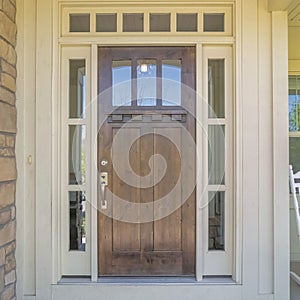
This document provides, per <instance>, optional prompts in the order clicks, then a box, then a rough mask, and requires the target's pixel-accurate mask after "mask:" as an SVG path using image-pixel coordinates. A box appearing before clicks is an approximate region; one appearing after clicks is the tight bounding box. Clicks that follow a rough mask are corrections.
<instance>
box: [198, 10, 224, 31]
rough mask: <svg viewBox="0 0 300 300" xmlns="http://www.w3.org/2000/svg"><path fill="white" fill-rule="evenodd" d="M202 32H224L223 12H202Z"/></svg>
mask: <svg viewBox="0 0 300 300" xmlns="http://www.w3.org/2000/svg"><path fill="white" fill-rule="evenodd" d="M203 23H204V24H203V30H204V32H224V13H221V14H220V13H212V14H204V16H203Z"/></svg>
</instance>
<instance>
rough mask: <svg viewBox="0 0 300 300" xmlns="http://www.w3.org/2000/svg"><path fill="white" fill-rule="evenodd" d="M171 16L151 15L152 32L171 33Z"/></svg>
mask: <svg viewBox="0 0 300 300" xmlns="http://www.w3.org/2000/svg"><path fill="white" fill-rule="evenodd" d="M170 17H171V14H162V13H156V14H150V32H170Z"/></svg>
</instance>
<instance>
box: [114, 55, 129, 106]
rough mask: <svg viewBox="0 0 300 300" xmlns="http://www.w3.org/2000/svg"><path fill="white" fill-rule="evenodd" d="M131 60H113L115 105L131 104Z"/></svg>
mask: <svg viewBox="0 0 300 300" xmlns="http://www.w3.org/2000/svg"><path fill="white" fill-rule="evenodd" d="M131 72H132V70H131V61H130V60H114V61H113V62H112V86H113V88H112V103H113V106H124V105H125V106H126V105H131V99H132V98H131V76H132V75H131Z"/></svg>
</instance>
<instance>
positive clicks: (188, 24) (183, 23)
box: [176, 14, 198, 32]
mask: <svg viewBox="0 0 300 300" xmlns="http://www.w3.org/2000/svg"><path fill="white" fill-rule="evenodd" d="M197 18H198V14H176V24H177V28H176V30H177V31H179V32H180V31H185V32H189V31H191V32H197V31H198V20H197Z"/></svg>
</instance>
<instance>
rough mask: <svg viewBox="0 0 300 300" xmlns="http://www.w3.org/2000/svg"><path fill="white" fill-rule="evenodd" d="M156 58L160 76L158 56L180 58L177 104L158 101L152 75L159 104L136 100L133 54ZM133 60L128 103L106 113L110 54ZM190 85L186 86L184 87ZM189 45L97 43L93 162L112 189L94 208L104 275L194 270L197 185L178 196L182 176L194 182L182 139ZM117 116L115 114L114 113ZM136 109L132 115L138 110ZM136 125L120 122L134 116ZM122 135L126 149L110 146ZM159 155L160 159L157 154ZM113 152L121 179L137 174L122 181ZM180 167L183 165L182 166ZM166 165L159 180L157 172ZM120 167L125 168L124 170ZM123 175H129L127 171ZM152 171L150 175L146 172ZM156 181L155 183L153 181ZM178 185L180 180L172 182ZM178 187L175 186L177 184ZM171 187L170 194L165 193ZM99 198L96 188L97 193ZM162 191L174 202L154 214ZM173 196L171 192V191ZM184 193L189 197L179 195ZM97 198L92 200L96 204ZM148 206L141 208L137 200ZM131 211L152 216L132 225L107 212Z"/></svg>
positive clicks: (190, 81) (189, 108)
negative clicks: (96, 128)
mask: <svg viewBox="0 0 300 300" xmlns="http://www.w3.org/2000/svg"><path fill="white" fill-rule="evenodd" d="M140 58H141V59H151V60H152V59H154V60H156V66H157V76H161V74H162V72H161V66H162V60H166V59H168V60H170V59H177V60H181V66H182V70H181V71H182V83H183V84H185V85H186V88H183V89H182V95H181V96H182V106H168V107H164V106H162V101H161V84H160V80H159V79H157V87H156V89H157V103H156V106H153V107H149V106H146V107H142V106H138V105H137V101H136V93H137V90H136V83H134V79H136V76H137V72H136V65H137V60H138V59H140ZM113 60H131V61H132V79H133V84H132V95H133V99H134V100H133V101H132V103H131V106H129V107H122V108H116V112H114V113H115V114H116V115H117V114H118V118H116V117H115V118H113V117H110V116H112V111H113V110H114V108H113V107H112V94H111V92H110V91H108V92H107V89H108V88H110V87H111V85H112V68H111V66H112V61H113ZM187 87H188V88H187ZM194 88H195V49H194V47H122V48H120V47H119V48H116V47H110V48H99V93H100V97H99V100H98V101H99V102H98V103H99V105H98V107H99V108H98V120H99V129H100V130H99V136H98V161H100V160H101V159H103V158H106V159H107V160H108V161H109V163H108V165H107V166H105V167H102V166H100V165H99V166H98V169H99V172H100V171H105V172H108V173H109V185H108V187H107V188H108V189H109V190H110V191H111V192H112V193H111V194H112V196H109V197H107V200H108V202H109V203H108V208H107V210H106V211H105V214H103V213H102V212H101V210H100V211H99V214H98V232H99V242H98V255H99V259H98V262H99V266H98V267H99V275H100V276H101V275H102V276H103V275H105V276H177V275H178V276H180V275H193V274H195V192H192V193H191V194H190V195H189V198H188V199H182V195H183V194H184V192H185V189H187V188H188V187H187V186H190V185H188V184H187V186H185V184H186V183H187V182H194V181H195V153H194V150H193V149H192V147H191V145H190V144H188V143H187V142H186V141H187V140H186V138H185V137H184V136H185V135H186V132H188V133H189V135H190V136H191V137H192V140H195V120H194V118H193V116H192V113H193V112H194V109H195V94H194V92H193V91H194ZM119 115H121V117H120V116H119ZM137 116H138V117H137ZM133 118H135V119H134V121H132V122H134V125H132V126H129V127H128V128H126V127H122V126H124V124H126V122H127V121H130V120H132V119H133ZM121 130H125V134H124V135H122V134H121V135H120V136H121V139H123V140H121V141H119V142H120V143H121V144H120V145H122V143H123V142H124V144H125V143H126V142H127V140H134V138H135V137H136V136H138V137H139V138H138V139H136V140H135V141H134V142H133V144H132V146H131V148H130V151H129V153H124V149H122V147H119V148H116V149H115V148H113V150H112V144H113V139H114V137H115V136H116V135H118V136H119V133H120V132H121ZM157 155H158V156H160V158H163V159H164V163H163V164H162V163H161V160H160V159H158V158H157V157H156V156H157ZM112 159H113V160H114V161H116V162H117V163H118V164H119V167H120V168H121V173H122V176H123V175H124V176H123V177H124V178H126V176H130V170H127V169H126V168H127V167H126V166H128V165H126V160H128V159H129V163H130V168H131V169H132V171H133V172H134V173H135V175H137V176H139V177H140V178H142V177H145V176H146V178H147V179H146V181H145V180H143V184H144V185H146V187H142V186H141V181H140V180H138V179H135V181H134V182H132V181H130V183H128V182H125V181H126V180H125V181H124V178H123V179H122V178H120V177H122V176H121V175H120V174H117V173H116V170H115V169H114V167H113V165H112ZM183 166H184V167H183ZM165 167H166V172H165V174H164V176H163V177H162V179H161V180H159V179H160V176H161V175H162V174H163V173H164V171H165V169H164V168H165ZM122 168H123V169H122ZM127 174H128V175H127ZM149 174H150V176H149ZM156 181H158V182H156ZM177 185H178V186H177ZM176 186H177V187H176ZM175 187H176V188H177V193H176V194H173V195H172V194H170V195H171V196H168V195H169V193H170V192H171V191H172V190H173V189H174V188H175ZM98 197H99V201H100V199H101V198H100V197H101V195H100V193H99V192H98ZM117 197H120V198H122V199H124V200H126V201H128V210H127V209H124V207H123V208H122V209H120V207H118V205H117V204H116V203H117V202H116V199H117ZM163 197H165V198H166V199H168V201H169V202H168V203H169V205H172V206H173V205H174V207H175V208H176V207H177V208H176V209H174V210H173V211H172V212H171V213H170V214H169V215H167V216H165V217H164V218H159V219H157V220H155V219H156V217H159V216H160V215H161V214H163V212H164V211H163V210H164V209H165V208H164V207H162V206H159V205H157V201H158V200H159V199H161V198H163ZM170 197H171V198H170ZM185 200H187V201H185ZM99 201H98V203H99ZM130 203H135V204H139V205H140V208H139V209H137V210H135V212H129V206H130ZM145 203H151V204H153V205H152V206H150V208H149V207H147V211H146V210H145V208H144V206H143V204H145ZM128 213H129V214H130V213H135V214H136V215H135V217H136V218H137V219H138V218H141V220H143V217H144V216H145V215H150V216H152V217H153V221H150V222H141V223H140V224H130V223H126V222H121V221H119V220H115V219H112V218H110V217H108V216H106V215H107V214H111V215H115V216H122V214H128Z"/></svg>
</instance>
